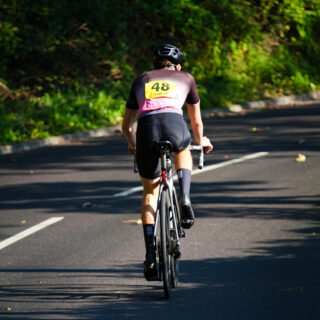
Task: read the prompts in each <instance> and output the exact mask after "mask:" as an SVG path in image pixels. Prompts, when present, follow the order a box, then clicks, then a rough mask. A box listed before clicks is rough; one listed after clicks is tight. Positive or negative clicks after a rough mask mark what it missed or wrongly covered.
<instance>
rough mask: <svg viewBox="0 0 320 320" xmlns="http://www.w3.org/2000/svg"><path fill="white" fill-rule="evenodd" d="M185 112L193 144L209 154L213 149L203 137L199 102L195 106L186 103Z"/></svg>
mask: <svg viewBox="0 0 320 320" xmlns="http://www.w3.org/2000/svg"><path fill="white" fill-rule="evenodd" d="M187 110H188V115H189V119H190V123H191V128H192V131H193V136H194V143H195V144H197V145H199V146H203V147H204V149H205V152H206V153H208V152H210V151H211V150H212V148H213V147H212V144H211V143H210V140H209V139H208V138H207V137H205V136H203V122H202V118H201V111H200V102H198V103H196V104H188V103H187Z"/></svg>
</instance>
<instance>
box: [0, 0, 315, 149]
mask: <svg viewBox="0 0 320 320" xmlns="http://www.w3.org/2000/svg"><path fill="white" fill-rule="evenodd" d="M0 8H1V10H0V55H1V57H0V93H1V94H2V99H1V102H0V103H1V105H0V143H2V144H6V143H12V142H19V141H25V140H28V139H35V138H42V137H46V136H49V135H55V134H61V133H66V132H74V131H80V130H85V129H91V128H97V127H99V126H104V125H108V124H111V123H114V122H117V121H119V117H120V116H121V114H122V112H123V109H124V104H125V99H126V96H127V94H128V90H129V86H130V83H131V81H132V80H133V78H134V76H136V75H137V74H138V73H140V72H143V71H144V70H146V69H149V68H151V67H152V48H153V47H154V46H155V45H158V44H160V43H162V42H171V43H174V44H176V45H177V46H180V47H181V48H182V49H183V51H184V53H185V55H186V59H187V62H186V65H185V69H186V70H187V71H189V72H191V73H192V74H193V75H194V76H195V78H196V80H197V83H198V87H199V91H200V93H201V100H202V107H209V108H210V107H213V106H225V105H228V104H230V103H240V102H244V101H246V100H254V99H261V98H265V97H274V96H278V95H283V94H290V93H300V92H306V91H310V90H313V89H315V88H317V87H318V86H319V85H320V54H319V52H320V51H319V49H320V35H319V33H318V30H320V4H319V1H318V0H290V1H289V0H282V1H278V0H251V1H249V0H197V1H196V0H176V1H174V0H171V1H169V0H162V1H152V2H147V1H142V0H121V1H113V0H112V1H111V0H91V1H85V0H78V1H70V0H69V1H67V0H56V1H54V2H53V1H45V0H39V1H31V0H12V1H9V2H8V1H4V0H0Z"/></svg>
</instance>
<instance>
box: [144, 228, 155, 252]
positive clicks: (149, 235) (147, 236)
mask: <svg viewBox="0 0 320 320" xmlns="http://www.w3.org/2000/svg"><path fill="white" fill-rule="evenodd" d="M153 231H154V224H144V225H143V235H144V242H145V245H146V253H147V254H148V253H152V252H154V247H153Z"/></svg>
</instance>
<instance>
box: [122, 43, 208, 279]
mask: <svg viewBox="0 0 320 320" xmlns="http://www.w3.org/2000/svg"><path fill="white" fill-rule="evenodd" d="M184 62H185V58H184V55H183V53H182V52H181V51H180V50H179V49H178V48H177V47H175V46H173V45H171V44H163V45H161V46H160V47H158V48H156V49H155V50H154V69H153V70H151V71H148V72H145V73H143V74H141V75H140V76H138V77H137V78H136V79H135V80H134V82H133V84H132V87H131V91H130V94H129V97H128V99H127V102H126V110H125V115H124V120H123V124H122V131H123V134H124V136H125V137H126V139H127V141H128V149H129V151H130V152H131V153H134V152H136V159H137V165H138V170H139V174H140V179H141V182H142V185H143V198H142V204H141V219H142V223H143V231H144V239H145V246H146V260H145V262H144V275H145V278H146V279H147V280H148V281H151V280H157V278H158V271H157V267H156V261H155V258H156V257H155V251H154V247H153V232H154V216H155V211H156V206H157V197H158V189H159V188H158V187H159V181H160V178H159V176H160V163H159V154H158V153H157V151H156V150H155V148H154V147H153V142H154V141H159V140H169V141H171V142H172V144H173V146H174V150H173V151H174V156H175V169H176V172H177V175H178V181H179V186H180V196H179V204H180V207H181V225H182V227H183V228H184V229H188V228H190V227H191V226H192V225H193V223H194V213H193V209H192V206H191V201H190V183H191V170H192V157H191V153H190V150H189V148H188V146H189V144H190V141H191V136H190V132H189V130H188V127H187V124H186V122H185V120H184V118H183V115H182V106H183V104H184V103H185V102H186V105H187V111H188V115H189V119H190V123H191V127H192V131H193V135H194V143H195V144H197V145H200V146H203V147H204V149H205V152H206V153H208V152H209V151H211V150H212V145H211V143H210V140H209V139H208V138H207V137H205V136H203V123H202V119H201V113H200V99H199V96H198V93H197V89H196V84H195V80H194V78H193V76H192V75H191V74H189V73H186V72H183V71H181V69H182V67H183V64H184ZM136 118H138V125H137V132H135V128H134V123H135V120H136Z"/></svg>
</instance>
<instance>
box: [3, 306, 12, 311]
mask: <svg viewBox="0 0 320 320" xmlns="http://www.w3.org/2000/svg"><path fill="white" fill-rule="evenodd" d="M4 310H6V311H11V310H12V309H11V307H5V308H4Z"/></svg>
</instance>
